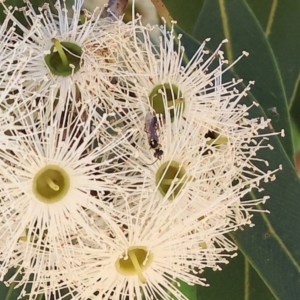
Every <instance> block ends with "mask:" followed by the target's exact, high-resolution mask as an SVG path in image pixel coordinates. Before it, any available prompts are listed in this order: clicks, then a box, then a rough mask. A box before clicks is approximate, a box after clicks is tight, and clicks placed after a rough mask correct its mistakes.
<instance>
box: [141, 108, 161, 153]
mask: <svg viewBox="0 0 300 300" xmlns="http://www.w3.org/2000/svg"><path fill="white" fill-rule="evenodd" d="M145 131H146V132H147V135H148V143H149V146H150V148H151V149H153V150H154V157H155V158H157V159H161V157H162V155H163V154H164V151H163V150H162V149H161V148H160V147H161V145H160V144H159V141H158V135H157V117H156V116H154V115H153V114H151V113H150V112H148V113H147V115H146V119H145Z"/></svg>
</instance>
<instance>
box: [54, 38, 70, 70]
mask: <svg viewBox="0 0 300 300" xmlns="http://www.w3.org/2000/svg"><path fill="white" fill-rule="evenodd" d="M51 42H52V43H53V44H54V46H55V48H56V50H57V52H58V55H59V57H60V59H61V61H62V63H63V65H64V66H65V67H67V66H69V61H68V58H67V56H66V54H65V51H64V49H63V48H62V46H61V43H60V41H59V40H57V39H55V38H53V39H52V40H51Z"/></svg>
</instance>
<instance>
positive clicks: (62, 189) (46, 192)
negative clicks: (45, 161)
mask: <svg viewBox="0 0 300 300" xmlns="http://www.w3.org/2000/svg"><path fill="white" fill-rule="evenodd" d="M69 186H70V181H69V176H68V174H67V173H66V172H65V171H64V170H63V169H62V168H60V167H58V166H55V165H48V166H46V167H44V168H43V169H41V170H40V171H39V172H38V173H37V174H36V175H35V177H34V179H33V187H32V189H33V192H34V194H35V196H36V197H37V198H38V199H39V200H40V201H42V202H45V203H54V202H57V201H59V200H61V199H62V198H63V197H64V196H65V195H66V193H67V192H68V190H69Z"/></svg>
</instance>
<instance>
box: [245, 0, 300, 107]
mask: <svg viewBox="0 0 300 300" xmlns="http://www.w3.org/2000/svg"><path fill="white" fill-rule="evenodd" d="M247 2H248V4H249V6H250V7H251V9H252V11H253V12H254V14H255V16H256V18H257V19H258V21H259V23H260V25H261V27H262V29H263V31H264V33H265V36H266V37H267V39H268V41H269V43H270V45H271V47H272V49H273V51H274V54H275V57H276V59H277V63H278V66H279V69H280V73H281V77H282V80H283V83H284V87H285V92H286V98H287V101H288V103H291V102H292V101H293V100H294V95H295V91H296V88H297V82H298V81H299V76H300V59H299V50H300V38H299V30H300V1H295V0H277V1H261V0H247Z"/></svg>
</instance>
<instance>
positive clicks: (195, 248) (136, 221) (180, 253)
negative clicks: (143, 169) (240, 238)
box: [62, 191, 236, 300]
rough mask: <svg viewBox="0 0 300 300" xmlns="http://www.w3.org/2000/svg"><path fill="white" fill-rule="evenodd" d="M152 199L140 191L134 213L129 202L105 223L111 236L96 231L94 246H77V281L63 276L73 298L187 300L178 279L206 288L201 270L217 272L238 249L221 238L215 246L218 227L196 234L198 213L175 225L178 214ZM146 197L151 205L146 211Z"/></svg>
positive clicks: (151, 195)
mask: <svg viewBox="0 0 300 300" xmlns="http://www.w3.org/2000/svg"><path fill="white" fill-rule="evenodd" d="M153 197H155V196H153V194H151V193H148V192H147V191H146V192H143V193H142V194H141V196H140V197H138V198H140V200H137V206H138V208H137V210H136V213H135V214H132V213H131V208H130V205H128V203H127V205H126V206H127V209H128V211H127V212H126V211H124V214H123V215H116V216H113V217H110V218H107V219H106V222H107V224H108V227H109V229H110V234H109V236H107V235H106V234H103V231H100V232H99V239H98V241H96V242H95V243H94V245H93V246H90V245H89V246H87V247H86V248H85V249H84V248H83V247H80V249H79V250H78V253H77V255H75V257H74V260H76V257H78V258H77V261H80V262H81V263H80V265H79V266H78V270H77V271H76V276H77V277H76V278H72V277H71V276H69V277H68V276H67V273H65V276H64V275H62V277H66V279H65V280H66V281H67V284H68V285H70V286H73V287H74V289H75V290H76V291H77V292H78V294H77V295H76V296H75V297H74V298H73V299H111V300H119V299H126V297H130V298H131V297H135V298H136V299H137V300H141V299H153V298H155V297H156V296H158V295H159V296H160V297H161V298H162V299H173V297H174V296H175V297H176V299H187V298H186V297H185V296H184V295H182V294H181V293H180V292H179V291H178V290H177V280H178V279H180V280H183V281H185V282H187V283H188V284H191V285H194V284H200V285H206V283H205V279H204V278H200V277H199V274H200V273H201V272H202V271H203V270H204V269H205V268H213V269H217V268H218V266H219V264H222V263H226V262H227V258H228V257H231V255H230V254H228V253H227V251H233V250H236V247H235V246H234V245H233V244H232V243H231V242H229V241H225V239H223V241H224V245H223V247H222V248H216V247H215V245H214V242H213V241H214V239H215V238H216V236H218V235H221V234H222V233H219V232H218V231H217V230H216V228H213V227H211V226H210V228H209V226H207V228H206V230H204V231H202V232H200V231H195V230H194V228H195V222H196V223H198V222H199V221H198V219H197V216H196V215H190V218H187V219H186V220H185V222H183V223H180V224H179V223H177V218H178V215H177V214H179V212H177V214H173V213H172V212H171V211H172V210H170V209H168V208H167V207H166V206H160V205H155V201H154V200H153ZM145 198H147V199H148V201H149V202H150V203H152V204H153V205H149V206H148V209H147V210H146V211H145V210H144V208H143V205H144V199H145ZM123 200H124V202H125V203H126V202H127V201H126V198H124V199H123ZM201 222H203V223H204V222H206V221H205V220H202V221H201ZM121 225H122V226H121ZM225 244H226V245H225ZM143 297H145V298H143Z"/></svg>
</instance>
